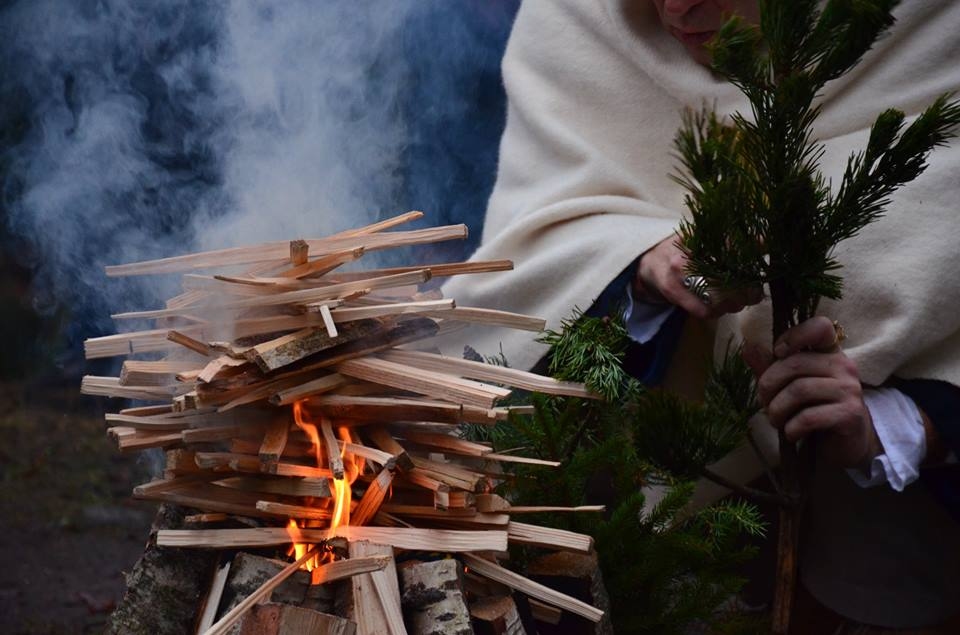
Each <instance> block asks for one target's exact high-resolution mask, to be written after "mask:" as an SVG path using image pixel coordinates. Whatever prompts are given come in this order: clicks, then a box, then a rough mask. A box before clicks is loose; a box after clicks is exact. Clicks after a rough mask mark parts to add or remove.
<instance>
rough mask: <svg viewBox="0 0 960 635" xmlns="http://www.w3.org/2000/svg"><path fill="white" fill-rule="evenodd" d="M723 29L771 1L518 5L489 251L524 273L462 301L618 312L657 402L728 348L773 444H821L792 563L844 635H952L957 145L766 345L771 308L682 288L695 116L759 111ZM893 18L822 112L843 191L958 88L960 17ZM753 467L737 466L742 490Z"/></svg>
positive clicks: (957, 398) (522, 361)
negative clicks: (810, 310) (684, 166)
mask: <svg viewBox="0 0 960 635" xmlns="http://www.w3.org/2000/svg"><path fill="white" fill-rule="evenodd" d="M732 14H737V15H739V16H741V17H742V18H743V19H744V20H746V21H748V22H754V23H756V22H757V21H758V19H759V10H758V6H757V2H755V1H753V0H591V1H588V2H580V1H578V0H528V1H527V2H525V3H524V4H523V5H522V7H521V10H520V13H519V15H518V17H517V21H516V24H515V26H514V31H513V34H512V36H511V39H510V43H509V45H508V48H507V53H506V56H505V59H504V63H503V70H504V81H505V84H506V88H507V94H508V99H509V105H508V117H507V126H506V130H505V132H504V136H503V139H502V142H501V149H500V163H499V171H498V178H497V184H496V186H495V188H494V191H493V194H492V196H491V199H490V202H489V206H488V210H487V215H486V222H485V226H484V231H483V238H482V243H481V246H480V248H479V249H478V251H477V252H476V254H475V255H474V257H475V258H477V259H497V258H509V259H512V260H513V261H514V262H515V269H514V271H512V272H510V273H508V274H497V275H496V276H488V277H486V276H478V277H474V278H471V279H470V280H467V279H465V278H464V279H456V280H452V281H451V282H450V283H449V284H448V286H447V290H448V291H449V293H450V295H452V296H454V297H457V298H458V302H460V303H462V304H463V305H471V304H477V305H480V306H491V307H495V308H501V309H504V310H510V311H518V312H523V313H530V314H535V315H540V316H544V317H546V318H547V319H548V327H549V328H554V329H555V328H558V327H559V324H560V321H561V320H562V319H564V318H566V317H568V316H569V315H570V314H571V313H572V312H573V311H574V310H575V308H576V307H589V306H594V307H596V306H598V305H603V304H608V303H609V299H610V298H613V299H620V298H622V299H623V300H624V302H625V303H626V305H627V307H628V308H627V321H628V327H629V329H630V331H631V335H632V337H633V338H634V339H635V340H636V346H637V347H639V348H640V349H643V351H644V354H643V355H640V358H641V359H644V360H646V361H645V368H641V369H638V373H639V374H641V375H642V376H643V377H644V379H645V381H647V382H648V383H657V382H659V381H661V380H663V379H664V378H666V380H667V381H668V382H669V381H677V380H679V381H680V382H681V383H682V382H683V381H684V379H689V378H691V377H692V376H693V372H692V370H691V369H692V368H693V366H696V365H698V364H699V363H701V360H702V357H701V356H700V355H699V354H697V353H696V352H695V351H696V348H697V343H698V342H700V343H702V342H707V341H710V340H711V338H712V341H714V342H715V343H716V345H717V346H719V347H720V348H722V347H724V346H725V345H726V343H727V341H728V339H729V337H730V336H733V337H734V339H735V341H737V342H740V343H743V347H744V348H743V351H744V357H745V358H746V359H747V361H748V363H749V364H750V365H751V367H752V368H753V369H754V370H755V372H756V374H757V377H758V390H759V396H760V400H761V402H762V404H763V405H764V406H765V411H766V415H767V421H766V422H764V423H763V424H762V425H763V427H765V429H766V430H767V431H768V432H771V431H774V430H775V429H780V430H782V431H783V433H784V435H785V436H786V437H787V438H788V439H789V440H790V441H799V440H802V439H809V438H813V437H816V439H817V443H816V444H815V447H816V452H817V456H816V469H815V470H814V477H813V480H812V483H811V492H810V504H809V511H808V514H807V517H806V526H805V528H804V535H803V540H802V551H801V558H800V576H801V583H802V585H803V587H804V588H805V589H806V592H808V593H809V594H810V596H812V598H814V600H815V601H816V602H818V603H819V604H821V605H822V608H823V612H825V613H830V614H831V615H832V616H833V617H835V618H836V620H838V621H835V622H834V623H835V624H839V623H842V622H845V623H846V626H845V628H854V627H858V628H859V627H860V626H858V625H870V626H873V627H882V628H888V629H894V628H895V629H914V630H913V631H912V632H931V633H933V632H954V631H951V630H949V629H950V628H951V627H950V626H948V625H947V624H948V623H949V622H950V620H955V619H956V617H957V613H958V611H960V609H958V607H960V585H957V584H956V583H955V580H956V579H957V574H958V573H960V548H958V545H960V524H958V520H957V519H958V518H960V502H958V499H960V492H958V481H960V477H958V473H957V466H956V465H955V453H960V388H958V386H960V311H957V310H956V307H958V306H960V284H957V283H956V281H957V280H958V279H960V276H958V274H960V256H958V253H960V252H958V250H957V249H956V245H955V236H956V235H957V232H956V228H957V227H958V226H960V215H958V213H960V210H958V209H957V200H960V196H958V195H960V180H958V179H957V175H958V174H960V146H958V144H954V145H950V146H947V147H944V148H939V149H938V150H937V151H936V152H935V153H933V154H932V155H931V156H930V157H929V167H928V169H927V170H926V171H925V172H923V174H922V175H921V176H920V177H918V178H916V179H915V180H914V181H912V182H911V183H909V184H908V185H906V186H904V187H903V188H901V189H899V190H897V191H896V192H895V194H893V195H892V196H891V197H890V203H889V205H888V206H887V207H886V213H885V216H884V218H882V219H881V220H880V221H878V222H876V223H873V224H871V225H869V226H868V227H866V228H864V229H863V231H861V232H860V233H859V234H857V235H856V236H854V237H852V238H850V239H848V240H845V241H844V242H842V243H840V245H839V246H838V247H837V249H836V251H835V253H834V256H835V257H836V259H837V260H838V262H839V263H840V264H841V265H842V267H843V270H842V274H843V278H844V289H843V291H844V298H843V300H842V301H832V300H824V301H823V302H821V303H820V305H819V308H818V313H819V315H820V316H829V318H827V317H814V318H811V319H809V320H807V321H804V322H802V323H800V324H798V325H797V326H795V327H793V328H791V329H789V330H788V331H786V332H785V333H784V334H783V335H782V336H781V337H780V338H779V339H778V340H777V341H776V342H774V343H773V346H772V347H771V346H770V345H769V343H768V342H769V334H770V332H771V324H770V308H769V306H768V300H766V299H764V298H763V297H762V291H761V290H760V289H757V290H753V289H748V290H745V291H741V292H737V293H721V292H718V291H717V290H715V289H710V288H709V287H708V286H705V284H704V281H702V280H696V279H691V276H690V275H689V271H688V269H689V267H688V262H687V255H686V253H685V252H684V250H683V249H682V248H681V247H680V245H679V244H678V239H677V231H678V228H679V227H680V223H681V219H682V217H683V216H682V214H683V210H684V195H685V191H684V188H683V187H682V186H681V185H680V184H679V183H678V182H677V181H676V180H675V179H673V178H671V175H672V174H676V163H677V161H676V158H675V154H674V135H675V132H676V130H677V129H678V128H680V126H681V124H682V123H683V122H682V116H683V113H684V110H685V109H691V108H692V109H700V108H702V107H703V105H704V104H708V105H710V106H712V107H713V108H714V109H715V110H716V112H717V113H718V114H720V115H721V116H723V115H729V114H732V113H734V112H736V111H739V112H743V113H747V112H749V111H750V110H749V105H748V104H747V102H746V100H745V98H744V97H743V95H742V94H741V93H740V92H739V91H738V90H737V88H736V87H734V86H733V85H731V84H729V83H727V82H725V81H723V80H722V79H720V78H719V77H717V76H716V75H714V74H713V73H712V72H711V71H710V69H709V67H708V66H709V63H710V54H709V48H708V47H707V46H706V45H707V43H708V42H709V41H710V40H711V38H712V37H713V36H714V35H715V34H716V32H717V31H718V29H720V27H721V25H722V24H723V23H724V22H725V21H726V20H727V18H728V17H729V16H730V15H732ZM894 15H895V17H896V19H897V22H896V25H895V26H894V27H893V29H892V30H891V32H890V33H889V34H888V36H887V37H885V38H883V39H881V40H880V41H878V42H877V43H876V45H875V46H874V47H873V49H872V50H871V51H870V52H869V53H867V55H866V56H865V57H864V59H863V61H862V63H861V64H860V65H859V66H857V67H856V68H855V69H854V70H853V71H852V72H850V73H848V74H846V75H844V76H843V77H841V78H839V79H836V80H834V81H832V82H830V83H829V84H827V87H826V89H825V90H824V93H823V94H822V96H821V97H820V102H821V104H822V111H821V114H820V116H819V118H818V119H817V120H816V122H815V123H814V133H815V136H816V138H817V139H819V141H820V142H821V143H822V144H823V146H824V152H823V155H822V157H821V158H820V169H821V170H822V172H823V173H824V174H825V175H826V176H828V177H829V178H832V179H833V181H834V182H837V183H838V182H839V181H840V179H841V177H842V176H843V174H844V170H845V168H846V165H847V160H848V156H849V154H850V151H851V149H854V148H862V147H864V146H865V145H866V141H867V139H868V137H869V135H870V126H871V125H872V123H873V118H874V117H875V115H876V112H877V111H878V110H880V109H883V108H888V107H893V108H897V109H900V110H902V111H903V112H904V113H906V115H907V119H908V120H910V119H911V118H912V117H916V116H917V115H918V114H919V113H920V112H921V111H922V110H923V109H924V108H925V107H926V106H928V105H929V104H930V103H931V102H933V101H934V100H935V99H937V98H938V97H939V96H941V95H943V94H944V93H950V92H952V91H956V90H958V89H960V69H957V68H956V67H955V66H954V65H951V64H950V63H949V61H950V60H952V59H955V58H956V55H957V54H958V53H960V5H958V4H956V3H951V2H948V1H946V0H937V1H931V2H925V3H904V4H903V5H901V6H899V7H897V9H896V10H895V12H894ZM833 320H836V321H837V322H836V323H835V322H834V321H833ZM837 323H839V324H841V325H842V327H843V331H839V330H838V328H837V326H836V324H837ZM841 333H845V334H846V337H845V339H843V338H842V337H841ZM469 340H470V343H471V345H472V346H474V347H475V348H477V349H478V350H480V351H482V352H483V351H489V352H493V351H496V350H497V349H498V347H502V350H503V351H504V353H505V354H506V355H507V358H508V359H509V360H510V362H511V364H512V365H514V366H517V367H527V368H529V367H532V366H534V365H535V364H536V363H537V361H538V360H539V359H540V358H541V357H542V356H543V355H544V353H545V350H544V349H543V347H540V346H538V345H536V344H533V343H531V342H529V341H528V340H526V339H525V338H524V335H523V334H519V333H518V334H515V335H511V336H509V337H508V338H506V339H502V341H501V338H497V339H493V336H491V335H489V334H486V333H483V332H478V331H475V332H472V333H471V334H470V336H469ZM691 351H694V352H691ZM665 369H666V370H665ZM759 471H760V468H759V467H758V466H749V465H736V466H734V472H736V473H737V477H738V478H740V479H741V480H744V479H749V478H751V477H754V476H757V475H759ZM824 623H826V622H822V623H821V624H824ZM953 624H954V627H955V625H956V623H955V622H954V623H953ZM921 628H925V629H928V630H919V629H921ZM937 629H940V630H937ZM797 632H809V631H797ZM844 632H849V631H844ZM867 632H869V631H867ZM878 632H880V631H878ZM908 632H909V631H908Z"/></svg>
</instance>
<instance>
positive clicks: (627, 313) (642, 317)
mask: <svg viewBox="0 0 960 635" xmlns="http://www.w3.org/2000/svg"><path fill="white" fill-rule="evenodd" d="M625 295H626V296H627V302H626V305H625V306H626V308H625V310H624V312H623V319H624V322H625V325H626V327H627V334H629V335H630V339H632V340H633V341H634V342H637V343H638V344H646V343H647V342H649V341H650V340H652V339H653V337H654V336H655V335H656V334H657V332H658V331H659V330H660V327H661V326H663V323H664V322H666V321H667V318H668V317H670V314H671V313H673V309H674V308H675V307H674V306H673V305H672V304H651V303H649V302H637V301H635V300H634V299H633V293H631V291H630V285H627V289H626V294H625Z"/></svg>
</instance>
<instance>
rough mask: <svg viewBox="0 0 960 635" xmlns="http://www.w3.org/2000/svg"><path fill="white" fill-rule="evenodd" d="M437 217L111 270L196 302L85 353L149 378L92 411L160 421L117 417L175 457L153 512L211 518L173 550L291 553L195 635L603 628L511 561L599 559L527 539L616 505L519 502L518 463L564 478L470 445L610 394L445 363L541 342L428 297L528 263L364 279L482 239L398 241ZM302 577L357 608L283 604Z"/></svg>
mask: <svg viewBox="0 0 960 635" xmlns="http://www.w3.org/2000/svg"><path fill="white" fill-rule="evenodd" d="M420 216H421V215H420V214H419V213H418V212H411V213H409V214H404V215H401V216H398V217H396V218H393V219H389V220H386V221H383V222H381V223H377V224H374V225H370V226H367V227H363V228H359V229H355V230H350V231H346V232H341V233H339V234H335V235H332V236H328V237H326V238H320V239H315V240H295V241H292V242H274V243H265V244H260V245H253V246H248V247H239V248H232V249H224V250H220V251H211V252H205V253H196V254H189V255H184V256H177V257H172V258H165V259H162V260H155V261H148V262H140V263H134V264H127V265H119V266H115V267H108V268H107V273H108V275H111V276H127V275H149V274H170V273H182V274H183V292H182V293H181V294H180V295H177V296H176V297H173V298H170V299H169V300H167V302H166V305H165V307H164V308H161V309H153V310H145V311H137V312H131V313H121V314H116V315H114V316H113V317H114V318H115V319H117V320H118V321H127V320H135V319H137V320H154V321H155V322H154V328H152V329H150V330H141V331H131V332H122V333H118V334H115V335H109V336H105V337H97V338H92V339H89V340H87V342H86V354H87V358H88V359H93V358H103V357H113V356H120V355H130V356H134V357H136V359H133V358H131V359H128V360H126V361H125V362H124V363H123V367H122V370H121V372H120V376H119V377H95V376H87V377H85V378H84V380H83V385H82V390H83V392H84V393H86V394H90V395H102V396H109V397H121V398H128V399H136V400H142V401H148V402H156V403H155V404H154V405H146V406H138V407H133V408H127V409H124V410H121V411H120V412H118V413H115V414H114V413H111V414H107V415H106V420H107V422H108V424H109V426H110V427H109V429H108V432H109V434H110V436H111V437H112V438H114V439H115V440H116V443H117V445H118V446H119V448H120V450H121V451H124V452H127V451H139V450H145V449H148V448H162V449H164V450H165V452H166V469H165V472H164V475H163V477H162V478H161V479H158V480H154V481H152V482H150V483H146V484H143V485H140V486H138V487H137V488H135V490H134V495H135V496H136V497H137V498H142V499H148V500H155V501H163V502H167V503H173V504H177V505H182V506H185V507H188V508H191V509H193V510H196V511H195V512H191V515H189V516H188V517H187V524H188V525H189V527H190V528H183V529H167V530H160V531H159V532H157V536H156V545H157V546H160V547H182V548H196V549H214V550H221V551H222V552H223V553H224V554H226V553H231V554H232V553H233V552H235V551H237V550H241V549H263V548H276V549H279V550H280V551H279V554H280V555H282V554H283V552H284V551H283V550H286V553H287V555H288V556H289V558H290V559H292V562H290V563H288V564H284V563H278V562H276V561H275V560H271V559H267V558H262V557H260V556H255V555H252V554H249V553H245V552H242V551H241V553H240V554H239V555H237V556H236V557H235V558H233V560H232V563H231V561H226V563H225V564H224V565H223V566H222V567H220V568H219V569H218V571H217V573H216V575H214V576H213V580H212V582H211V584H210V589H209V591H208V593H207V598H206V601H205V608H204V610H203V612H202V617H201V618H200V619H199V623H198V626H197V632H199V633H226V632H237V631H231V629H234V628H236V626H235V625H237V624H240V631H239V632H244V633H246V632H250V633H254V632H269V633H275V632H287V631H284V630H283V629H284V628H286V629H291V628H296V629H297V632H318V633H320V632H324V633H325V632H330V633H352V632H354V631H355V630H356V631H357V632H359V633H361V634H365V633H404V632H407V631H408V629H409V631H411V632H425V633H426V632H445V633H461V632H463V633H469V632H473V629H477V630H478V631H482V632H491V633H503V632H509V633H524V632H532V631H531V630H530V629H526V630H525V627H524V624H523V623H524V621H525V620H523V619H521V615H520V613H523V612H524V611H520V612H519V613H518V607H517V605H516V603H515V602H514V599H515V598H517V597H522V598H523V600H524V602H523V603H524V604H525V605H526V607H524V610H527V609H529V611H528V612H529V613H531V614H533V615H534V616H535V617H536V618H537V619H539V620H540V621H541V622H544V623H549V622H554V623H556V622H557V621H558V620H559V619H560V618H561V615H562V612H570V613H573V614H575V615H578V616H581V617H582V618H585V619H586V620H588V621H590V622H593V623H599V622H601V620H602V619H603V616H604V613H603V611H602V610H600V609H598V608H596V607H594V606H592V605H591V604H590V603H587V602H584V601H582V600H579V599H576V598H574V597H571V596H570V595H566V594H564V593H561V592H558V591H556V590H554V589H552V588H550V587H548V586H545V585H544V584H541V583H539V582H536V581H534V580H532V579H530V578H528V577H524V576H523V575H520V574H519V573H517V572H515V571H513V570H511V569H510V568H508V567H507V566H505V565H506V564H508V563H507V562H506V561H507V559H508V554H507V549H508V546H509V545H510V544H519V545H532V546H536V547H541V548H544V549H546V550H554V551H557V552H562V553H563V554H571V553H572V554H576V553H581V554H588V553H590V551H591V548H592V540H591V538H590V537H589V536H586V535H581V534H576V533H572V532H569V531H561V530H557V529H552V528H550V527H542V526H537V525H533V524H529V523H524V522H522V521H521V520H520V519H519V518H522V515H523V514H528V513H536V512H543V511H571V512H597V511H602V508H601V507H581V508H563V509H558V508H546V507H518V506H515V505H513V504H511V502H510V501H509V500H508V498H509V496H506V497H501V496H499V495H497V494H494V493H493V491H494V488H495V487H497V486H498V485H500V484H501V483H503V482H504V480H505V478H506V474H505V472H504V470H503V466H504V465H505V464H509V463H511V462H522V463H527V464H534V465H539V466H542V468H543V469H557V468H558V467H559V465H558V464H557V463H554V462H550V461H544V460H540V459H537V458H532V457H526V456H523V454H522V449H521V450H518V451H517V452H516V453H510V454H498V453H495V452H493V450H492V449H491V448H490V447H489V446H487V445H485V444H482V443H476V442H473V441H469V440H467V439H465V438H463V437H462V436H461V434H460V431H461V427H462V425H463V424H480V425H494V424H496V423H497V422H500V421H505V420H507V419H508V417H509V416H511V413H513V414H514V415H516V416H524V414H529V407H527V406H501V405H498V403H499V402H502V401H504V400H507V398H508V397H510V395H511V390H510V389H511V388H518V389H522V390H526V391H538V392H544V393H552V394H561V395H572V396H579V397H593V395H591V394H590V393H589V392H588V391H587V390H586V389H585V388H584V386H582V385H580V384H574V383H570V382H562V381H557V380H554V379H551V378H548V377H542V376H539V375H536V374H533V373H528V372H523V371H519V370H516V369H511V368H508V367H504V366H498V365H493V364H486V363H483V362H479V361H473V360H467V359H460V358H454V357H447V356H444V355H442V354H440V353H438V352H436V351H435V350H432V349H433V347H432V346H431V340H432V338H435V337H437V336H439V335H445V336H449V334H450V333H452V332H454V331H456V330H457V329H459V328H461V327H462V326H463V325H464V324H468V323H481V324H484V325H487V326H498V327H504V328H519V329H526V330H530V331H540V330H541V329H542V328H543V326H544V324H543V321H542V320H540V319H538V318H534V317H530V316H525V315H518V314H513V313H507V312H503V311H495V310H490V309H485V308H480V307H459V306H457V305H456V304H455V298H449V299H445V298H443V297H442V296H441V294H440V293H439V292H438V291H436V290H424V289H423V288H422V287H421V285H423V284H424V283H426V282H427V281H428V280H430V278H431V277H441V276H452V275H468V274H474V273H485V272H494V271H502V270H506V269H509V268H511V266H512V265H511V263H510V262H506V261H496V262H469V263H445V264H437V265H424V266H412V267H395V268H390V269H368V270H360V269H359V268H358V267H357V264H358V263H357V264H354V265H350V263H354V262H355V261H357V260H359V259H361V258H362V257H363V256H364V254H365V253H367V252H370V251H374V250H380V249H388V248H395V247H404V246H411V245H420V244H427V243H432V242H436V241H442V240H451V239H458V238H461V239H462V238H464V237H465V236H466V228H465V227H464V226H448V227H436V228H429V229H421V230H410V231H386V230H389V229H391V228H393V227H395V226H397V225H400V224H401V223H406V222H408V221H411V220H415V219H416V218H419V217H420ZM347 269H349V271H348V270H347ZM198 271H202V272H203V273H202V274H201V273H195V272H198ZM213 272H216V273H213ZM564 566H566V565H564ZM250 568H253V569H257V570H258V571H260V573H259V574H258V575H260V578H261V582H260V584H259V586H258V587H257V588H256V589H255V590H253V591H252V592H250V593H248V594H247V595H246V596H245V597H240V595H241V594H240V593H239V592H238V591H237V590H236V589H234V591H233V592H232V595H233V596H235V597H233V599H232V600H231V601H229V602H227V601H223V599H224V598H225V595H226V594H225V589H228V590H229V589H230V588H231V580H236V579H237V578H239V577H241V572H240V571H239V569H250ZM263 571H269V576H266V579H264V576H265V574H263V573H262V572H263ZM398 572H399V573H398ZM243 575H249V572H246V573H244V574H243ZM304 576H306V578H304ZM294 578H296V579H300V580H304V579H306V581H307V584H309V585H310V586H311V588H315V589H316V591H314V592H312V593H308V594H307V595H308V596H310V597H314V598H316V597H320V596H324V594H326V593H329V594H333V593H334V591H333V590H332V589H333V587H334V586H337V588H339V589H340V591H338V592H337V593H339V594H340V596H344V595H345V596H347V599H346V600H343V599H342V598H341V599H340V600H338V601H337V602H336V603H328V604H329V605H327V604H323V603H321V604H322V606H321V605H317V604H316V603H314V605H313V606H312V607H309V606H308V604H309V603H305V602H303V601H300V602H299V603H298V605H296V606H295V605H293V604H283V603H282V602H281V600H280V599H278V598H279V596H278V591H277V590H278V589H280V588H282V587H283V585H285V584H289V583H290V582H291V580H292V579H294ZM338 580H339V581H344V580H346V581H348V583H342V584H340V585H333V584H332V583H334V582H336V581H338ZM234 586H236V585H234ZM343 589H346V591H343ZM424 590H426V592H425V591H424ZM516 592H519V594H520V595H518V594H517V593H516ZM280 595H282V594H280ZM301 600H302V597H301ZM265 602H266V603H265ZM334 604H336V605H337V606H340V607H341V608H340V609H337V606H334ZM318 607H319V608H320V609H322V610H316V609H317V608H318ZM526 622H527V623H528V624H529V623H530V622H529V619H528V620H526ZM268 623H269V624H272V625H273V626H265V625H267V624H268ZM284 623H286V624H287V626H286V627H283V626H282V625H283V624H284ZM270 629H273V630H270ZM311 629H312V630H311Z"/></svg>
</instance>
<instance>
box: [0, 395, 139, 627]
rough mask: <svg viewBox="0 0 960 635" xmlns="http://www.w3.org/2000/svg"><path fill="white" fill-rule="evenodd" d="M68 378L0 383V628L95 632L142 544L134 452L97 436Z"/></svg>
mask: <svg viewBox="0 0 960 635" xmlns="http://www.w3.org/2000/svg"><path fill="white" fill-rule="evenodd" d="M120 407H122V404H119V403H117V404H111V403H109V402H108V401H107V400H104V399H94V398H90V397H82V396H80V394H79V385H78V382H67V383H56V384H53V385H38V384H35V383H34V384H29V385H28V384H21V383H9V382H8V383H4V384H0V633H18V634H19V633H24V634H41V633H99V632H102V630H103V628H104V625H105V623H106V619H107V616H108V615H109V614H110V612H111V611H112V610H113V608H114V607H115V606H116V604H117V603H118V602H119V601H120V599H121V597H122V595H123V591H124V577H123V574H124V572H125V571H129V570H130V568H131V567H132V566H133V564H134V562H135V561H136V559H137V558H138V557H139V555H140V554H141V553H142V552H143V548H144V544H145V541H146V540H147V537H148V533H149V528H150V521H151V519H152V518H153V514H154V511H155V509H156V507H155V505H154V504H150V503H143V502H137V501H133V500H132V499H131V497H130V492H131V491H132V488H133V486H134V485H135V484H137V483H140V482H144V481H147V480H149V479H150V472H151V468H150V466H149V465H147V461H145V460H144V457H143V456H140V455H129V456H126V455H121V454H120V453H119V452H118V451H117V449H116V447H115V446H114V445H113V444H112V443H111V442H110V441H109V440H108V439H107V437H106V434H105V429H106V425H105V424H104V421H103V411H104V410H112V411H115V410H117V409H118V408H120Z"/></svg>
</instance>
